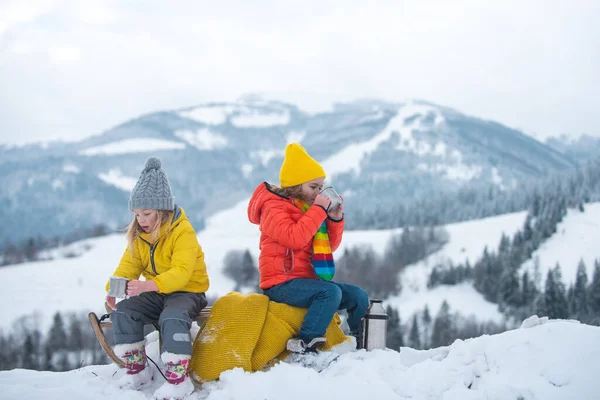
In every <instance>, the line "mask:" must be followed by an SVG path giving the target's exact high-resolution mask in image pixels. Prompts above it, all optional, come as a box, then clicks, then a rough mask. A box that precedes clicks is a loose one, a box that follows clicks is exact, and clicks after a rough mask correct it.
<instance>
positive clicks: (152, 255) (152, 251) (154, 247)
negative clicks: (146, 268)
mask: <svg viewBox="0 0 600 400" xmlns="http://www.w3.org/2000/svg"><path fill="white" fill-rule="evenodd" d="M140 239H142V238H140ZM142 240H143V241H144V243H146V244H147V245H148V246H150V263H151V264H152V271H153V272H154V275H158V272H156V265H154V249H156V244H157V243H158V242H157V243H155V244H150V242H147V241H145V240H144V239H142Z"/></svg>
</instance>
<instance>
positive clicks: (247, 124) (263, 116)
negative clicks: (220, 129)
mask: <svg viewBox="0 0 600 400" xmlns="http://www.w3.org/2000/svg"><path fill="white" fill-rule="evenodd" d="M254 106H266V107H269V106H271V104H270V103H268V102H266V101H259V100H252V101H247V102H246V101H241V102H239V103H232V104H227V105H210V106H200V107H196V108H193V109H191V110H185V111H180V112H179V115H180V116H182V117H184V118H188V119H191V120H194V121H197V122H201V123H203V124H206V125H221V124H224V123H225V122H226V121H227V119H228V118H229V119H230V122H231V124H232V125H233V126H235V127H238V128H265V127H270V126H277V125H287V124H289V122H290V113H289V111H288V110H286V109H284V108H281V106H279V108H281V109H279V110H271V111H269V112H266V111H265V110H264V107H262V108H255V107H254Z"/></svg>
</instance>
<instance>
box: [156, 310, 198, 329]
mask: <svg viewBox="0 0 600 400" xmlns="http://www.w3.org/2000/svg"><path fill="white" fill-rule="evenodd" d="M168 320H178V321H182V322H186V323H189V324H191V323H192V318H190V315H189V313H188V310H186V309H185V308H180V307H167V308H165V309H164V310H163V312H162V313H160V317H159V319H158V323H159V324H160V325H162V324H163V322H164V321H168Z"/></svg>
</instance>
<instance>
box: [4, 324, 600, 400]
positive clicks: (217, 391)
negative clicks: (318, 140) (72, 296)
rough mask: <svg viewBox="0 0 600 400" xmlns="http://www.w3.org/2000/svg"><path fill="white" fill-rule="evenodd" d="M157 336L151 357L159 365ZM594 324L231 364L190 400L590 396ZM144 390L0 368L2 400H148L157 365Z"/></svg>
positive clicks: (549, 399)
mask: <svg viewBox="0 0 600 400" xmlns="http://www.w3.org/2000/svg"><path fill="white" fill-rule="evenodd" d="M157 342H158V340H157V335H156V333H155V332H153V333H151V334H150V335H148V337H147V351H148V354H149V355H150V357H151V358H152V359H153V360H155V361H156V362H157V363H158V366H159V367H162V362H161V361H160V357H159V356H158V343H157ZM599 342H600V328H598V327H592V326H588V325H582V324H579V323H576V322H571V321H561V320H550V321H549V322H547V323H543V324H534V326H532V327H529V328H527V329H516V330H513V331H508V332H504V333H502V334H498V335H492V336H487V335H485V336H481V337H479V338H475V339H470V340H466V341H461V340H457V341H455V342H454V343H453V344H452V345H450V346H447V347H441V348H437V349H431V350H427V351H418V350H413V349H410V348H405V347H403V348H401V349H400V352H396V351H392V350H389V349H388V350H374V351H371V352H367V351H365V350H359V351H350V352H345V353H343V354H341V355H340V357H339V358H338V359H337V360H336V361H335V362H334V363H332V364H331V365H330V366H329V367H328V368H327V369H325V370H324V371H322V372H321V373H317V372H316V371H315V370H313V369H309V368H305V367H302V366H300V365H296V364H288V363H278V364H276V365H275V366H273V367H272V368H271V369H270V370H268V371H265V372H255V373H249V372H244V371H243V370H242V369H240V368H237V369H233V370H229V371H225V372H223V373H222V374H221V376H220V379H219V380H218V381H213V382H208V383H205V384H204V385H202V386H200V387H197V388H196V390H195V391H194V393H192V394H191V396H190V397H188V399H189V400H200V399H202V400H224V399H248V400H252V399H256V400H260V399H275V398H283V397H285V398H286V399H289V400H296V399H297V400H304V399H313V400H321V399H322V400H330V399H337V398H339V399H349V400H351V399H357V400H359V399H360V400H364V399H366V398H373V399H378V400H379V399H381V400H386V399H413V400H429V399H444V400H475V399H497V400H500V399H502V400H504V399H514V400H517V399H544V400H553V399H557V400H558V399H569V398H573V399H593V398H596V397H597V393H598V391H599V390H600V381H599V380H598V379H597V376H596V375H597V371H598V370H600V347H599V346H598V343H599ZM150 368H152V372H153V375H154V381H153V383H152V385H151V386H150V387H148V388H146V389H144V390H143V391H127V390H122V389H119V388H118V387H116V385H115V382H116V380H117V379H118V378H119V377H120V376H121V375H123V374H124V373H125V370H123V369H119V368H118V367H117V366H115V365H114V364H111V365H103V366H85V367H83V368H79V369H77V370H73V371H68V372H36V371H29V370H22V369H15V370H12V371H3V372H0V392H1V393H2V398H6V399H23V398H25V399H33V400H35V399H40V400H42V399H43V400H63V399H64V398H65V394H68V396H67V397H68V398H77V399H80V400H85V399H97V398H110V399H115V400H133V399H140V400H141V399H149V398H151V397H152V394H153V393H154V391H155V390H156V389H157V388H158V387H159V386H160V385H161V384H162V383H163V381H162V380H163V378H162V377H161V376H160V374H159V373H158V371H157V370H156V368H155V367H154V366H153V365H152V364H150Z"/></svg>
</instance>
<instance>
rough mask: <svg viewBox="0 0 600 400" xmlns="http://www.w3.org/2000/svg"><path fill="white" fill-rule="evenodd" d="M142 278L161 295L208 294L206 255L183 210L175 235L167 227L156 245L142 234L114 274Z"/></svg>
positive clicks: (178, 214)
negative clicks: (179, 293)
mask: <svg viewBox="0 0 600 400" xmlns="http://www.w3.org/2000/svg"><path fill="white" fill-rule="evenodd" d="M140 275H142V276H144V278H146V280H153V281H154V283H156V286H158V291H159V293H165V294H167V293H172V292H179V291H182V292H194V293H202V292H206V291H207V290H208V286H209V282H208V274H207V273H206V264H205V263H204V252H203V251H202V247H200V244H198V238H197V237H196V232H195V231H194V228H193V227H192V224H190V221H189V220H188V219H187V217H186V216H185V212H184V211H183V209H182V208H180V207H175V215H174V216H173V222H172V224H171V232H170V233H169V234H168V235H167V231H166V227H165V226H164V224H163V226H162V227H161V231H160V236H159V238H158V240H157V242H156V243H152V237H151V235H149V234H147V233H142V234H140V237H139V238H137V239H136V240H135V242H134V251H133V254H132V252H131V251H130V250H129V249H128V248H127V249H125V253H124V254H123V257H122V258H121V262H120V263H119V266H118V267H117V269H116V270H115V272H114V274H113V276H120V277H123V278H127V279H129V280H134V279H139V277H140ZM108 285H109V283H107V284H106V290H107V291H108Z"/></svg>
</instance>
